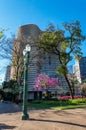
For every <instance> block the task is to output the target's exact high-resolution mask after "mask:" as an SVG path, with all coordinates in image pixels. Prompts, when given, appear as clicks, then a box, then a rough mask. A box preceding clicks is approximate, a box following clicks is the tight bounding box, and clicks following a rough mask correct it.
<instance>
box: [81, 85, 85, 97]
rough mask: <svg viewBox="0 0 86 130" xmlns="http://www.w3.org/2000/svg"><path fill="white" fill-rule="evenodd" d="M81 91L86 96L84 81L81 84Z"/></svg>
mask: <svg viewBox="0 0 86 130" xmlns="http://www.w3.org/2000/svg"><path fill="white" fill-rule="evenodd" d="M81 92H82V96H86V83H83V84H82V85H81Z"/></svg>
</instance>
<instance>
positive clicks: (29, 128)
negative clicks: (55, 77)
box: [0, 108, 86, 130]
mask: <svg viewBox="0 0 86 130" xmlns="http://www.w3.org/2000/svg"><path fill="white" fill-rule="evenodd" d="M28 114H29V120H25V121H22V120H21V117H22V112H21V111H20V112H13V113H12V112H9V113H2V114H0V130H8V129H9V130H86V108H82V109H68V110H57V109H44V110H29V111H28Z"/></svg>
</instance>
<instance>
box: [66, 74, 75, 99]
mask: <svg viewBox="0 0 86 130" xmlns="http://www.w3.org/2000/svg"><path fill="white" fill-rule="evenodd" d="M64 77H65V79H66V81H67V83H68V87H69V90H70V95H71V97H72V99H74V94H73V91H72V87H71V85H70V82H69V80H68V78H67V76H66V74H65V75H64Z"/></svg>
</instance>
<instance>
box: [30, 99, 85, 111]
mask: <svg viewBox="0 0 86 130" xmlns="http://www.w3.org/2000/svg"><path fill="white" fill-rule="evenodd" d="M28 107H31V108H36V109H49V108H58V109H71V108H81V107H86V98H79V99H66V100H34V101H30V102H28Z"/></svg>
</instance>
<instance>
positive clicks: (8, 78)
mask: <svg viewBox="0 0 86 130" xmlns="http://www.w3.org/2000/svg"><path fill="white" fill-rule="evenodd" d="M10 73H11V66H10V65H8V66H7V67H6V73H5V78H4V81H6V82H8V81H9V80H10Z"/></svg>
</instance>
